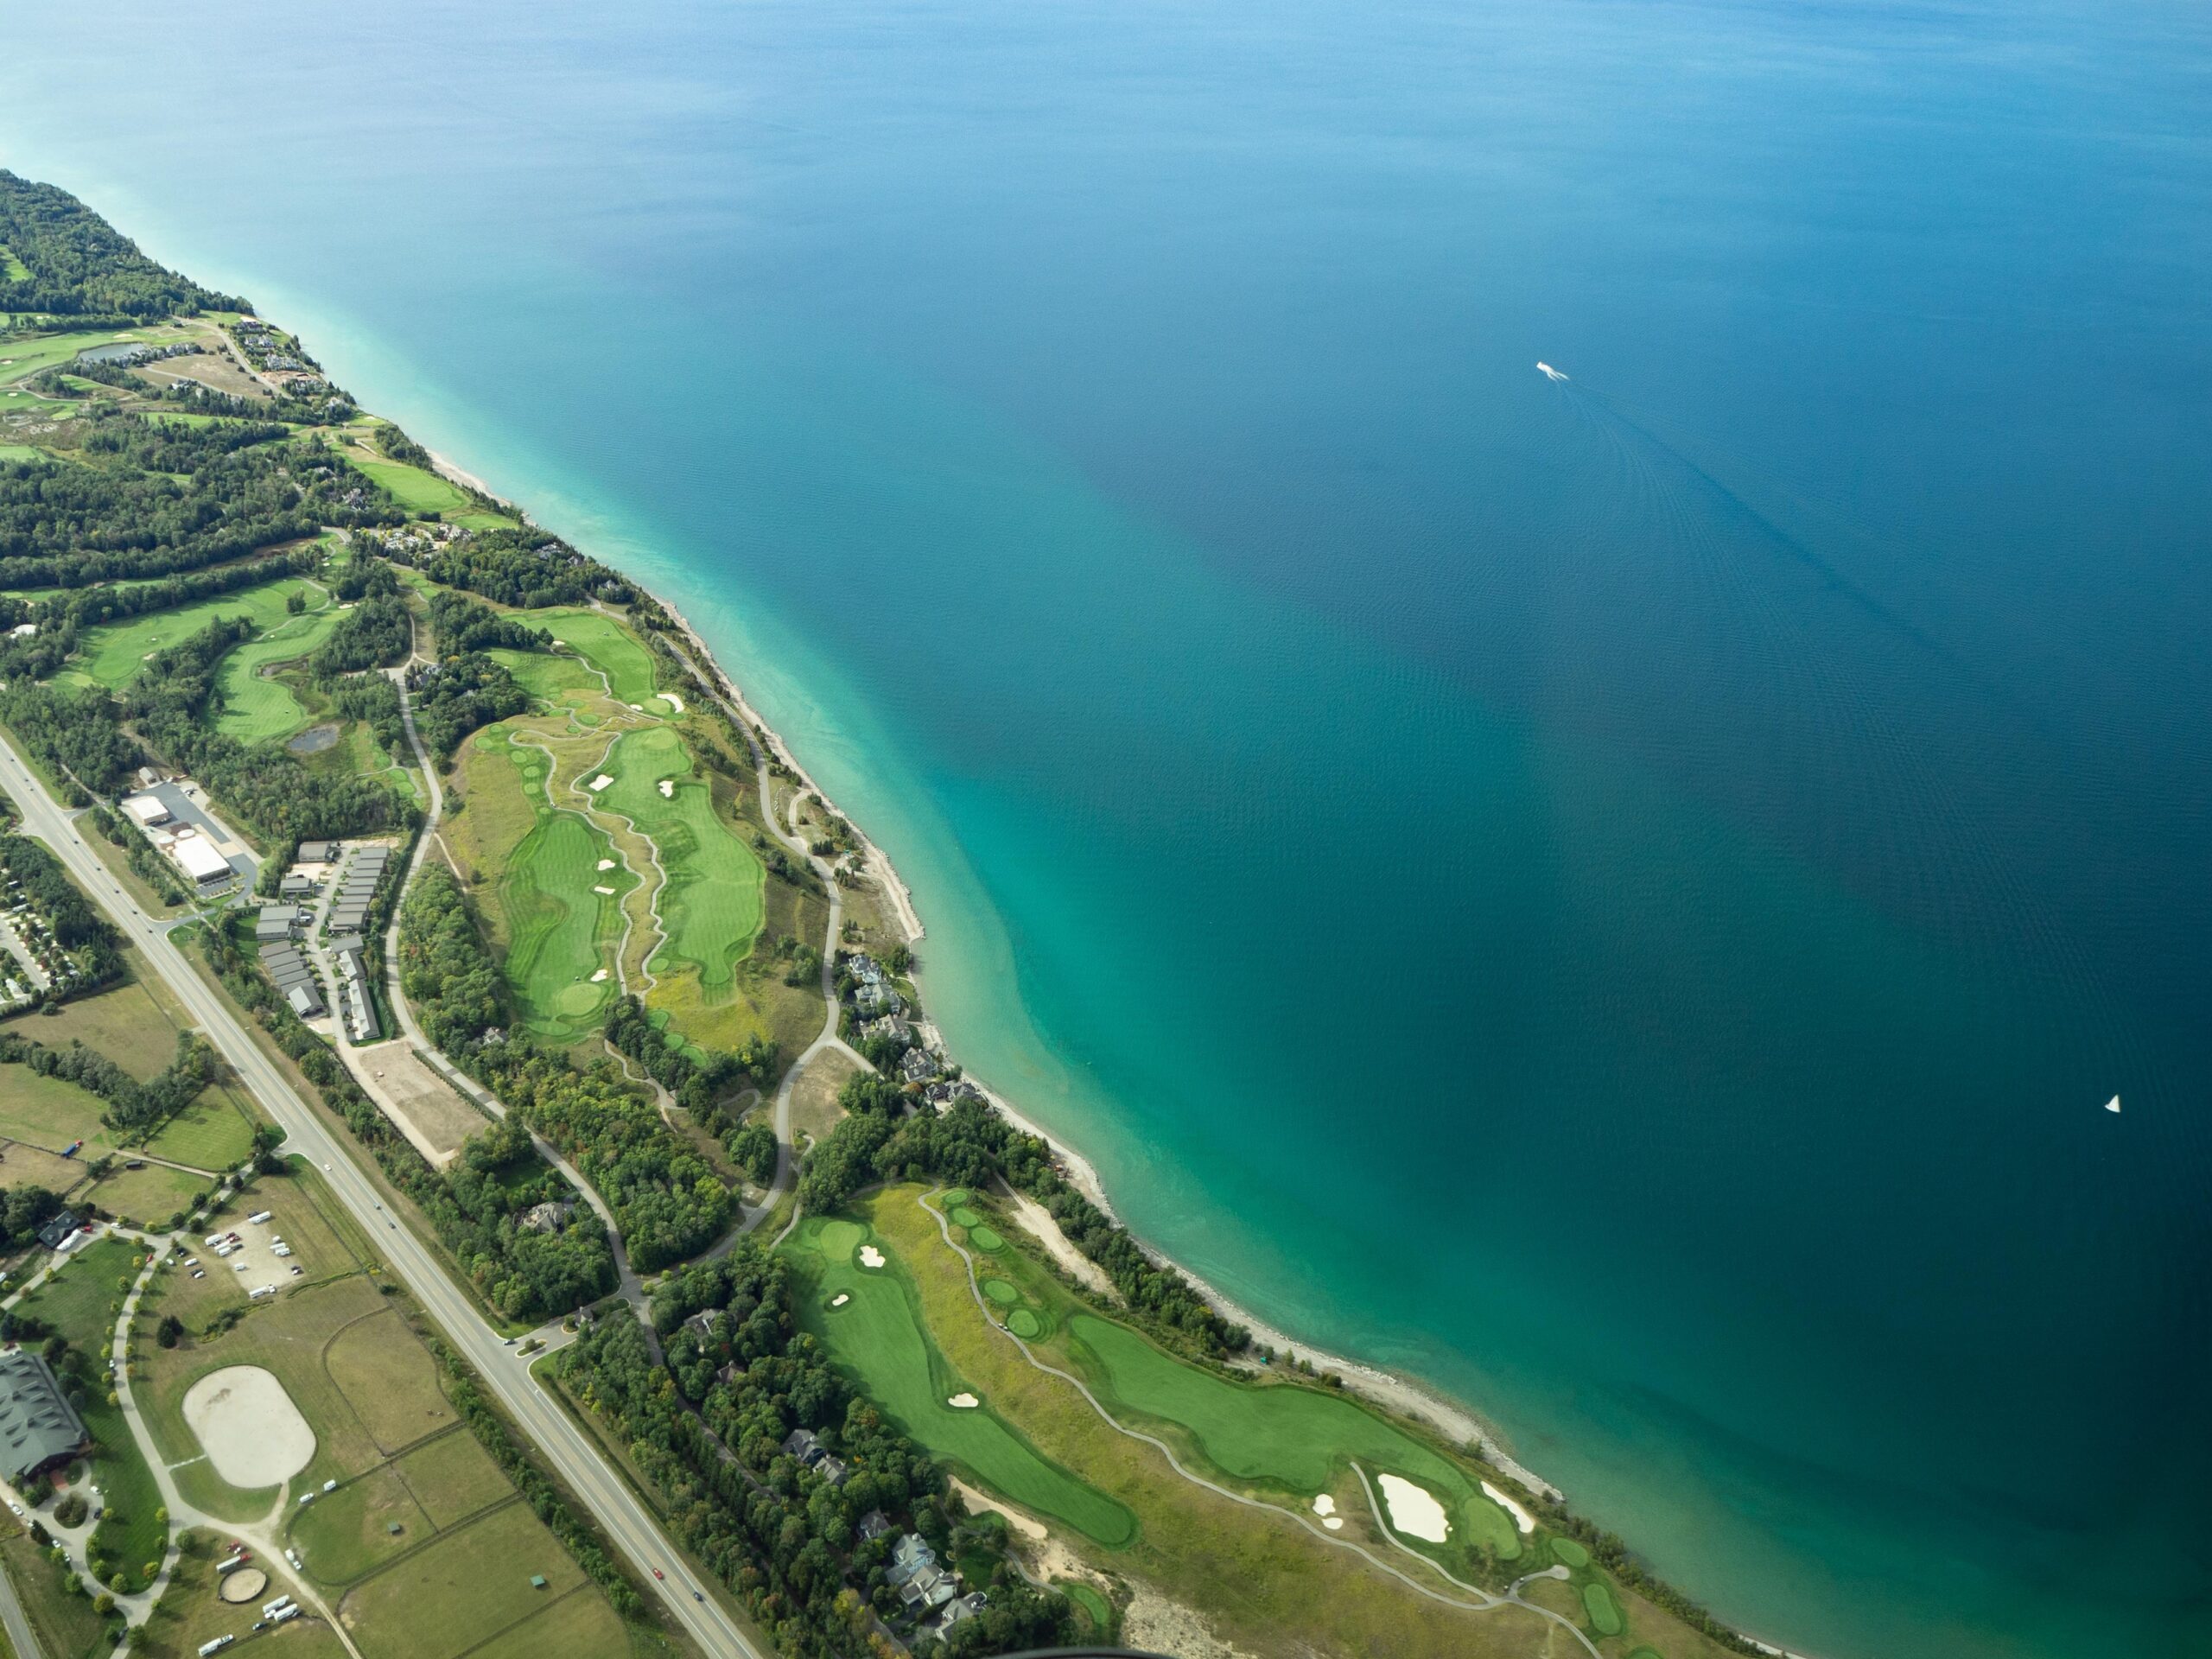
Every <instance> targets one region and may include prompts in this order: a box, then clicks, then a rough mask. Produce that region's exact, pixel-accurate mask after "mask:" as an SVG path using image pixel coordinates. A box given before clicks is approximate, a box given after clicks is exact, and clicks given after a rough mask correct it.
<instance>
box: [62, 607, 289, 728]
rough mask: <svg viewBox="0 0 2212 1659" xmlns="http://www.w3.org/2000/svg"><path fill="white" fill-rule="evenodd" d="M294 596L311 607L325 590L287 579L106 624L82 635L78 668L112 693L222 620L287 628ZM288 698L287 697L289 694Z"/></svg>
mask: <svg viewBox="0 0 2212 1659" xmlns="http://www.w3.org/2000/svg"><path fill="white" fill-rule="evenodd" d="M292 594H302V595H304V596H305V597H306V600H307V602H308V604H310V605H315V604H320V603H321V602H322V599H323V594H322V592H321V589H320V588H316V587H315V585H314V584H312V583H311V582H307V581H306V580H304V579H303V578H302V577H299V576H287V577H285V578H284V579H283V580H282V581H280V582H264V583H263V584H262V585H261V586H260V587H258V588H240V589H239V590H238V592H237V593H234V594H221V595H220V596H219V597H217V598H214V599H209V600H202V601H200V603H199V604H197V605H180V606H178V607H176V608H175V609H174V610H168V611H154V612H150V613H148V614H147V615H144V616H134V617H131V618H130V620H127V621H123V622H111V623H108V624H106V625H105V626H102V627H97V628H93V629H92V630H90V631H89V632H86V634H85V635H84V639H83V644H82V645H81V647H80V655H81V658H82V660H81V663H80V666H81V667H82V669H83V671H84V672H85V673H86V674H87V675H88V676H90V677H92V679H93V680H94V681H96V682H97V683H99V684H101V685H104V686H105V687H107V688H108V689H109V690H116V689H118V687H120V686H121V685H122V684H123V683H124V682H125V681H127V680H129V679H130V677H131V676H133V675H134V674H136V673H137V672H138V671H139V670H140V669H142V668H143V667H144V666H145V665H146V658H149V657H150V656H152V655H153V654H154V652H157V651H162V650H165V649H166V648H168V646H170V645H178V644H181V642H182V641H184V640H187V639H191V638H192V636H193V635H194V634H195V633H199V632H202V631H203V630H204V629H206V627H207V625H208V624H209V623H210V622H213V620H215V619H216V618H218V617H228V616H243V617H245V618H247V619H249V620H251V622H252V623H253V626H254V627H255V629H256V631H257V632H268V631H269V630H270V629H273V628H277V627H281V626H283V624H284V623H285V622H287V621H288V620H291V619H290V618H289V615H288V613H286V611H285V609H284V601H285V600H286V599H288V598H289V597H290V596H291V595H292ZM286 695H287V696H288V698H289V693H287V694H286ZM294 706H295V707H297V705H296V704H295V705H294Z"/></svg>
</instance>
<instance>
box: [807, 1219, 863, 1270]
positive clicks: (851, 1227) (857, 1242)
mask: <svg viewBox="0 0 2212 1659" xmlns="http://www.w3.org/2000/svg"><path fill="white" fill-rule="evenodd" d="M860 1247H861V1224H860V1223H858V1222H857V1221H825V1222H823V1224H821V1226H820V1227H819V1228H817V1230H816V1231H815V1236H814V1248H815V1249H817V1250H819V1251H821V1252H822V1255H823V1260H825V1261H829V1262H849V1261H851V1260H852V1259H853V1252H854V1251H855V1250H857V1249H860Z"/></svg>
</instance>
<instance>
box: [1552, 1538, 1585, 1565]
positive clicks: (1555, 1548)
mask: <svg viewBox="0 0 2212 1659" xmlns="http://www.w3.org/2000/svg"><path fill="white" fill-rule="evenodd" d="M1552 1559H1553V1560H1555V1561H1559V1562H1561V1563H1563V1564H1565V1565H1566V1566H1568V1567H1587V1566H1589V1565H1590V1552H1589V1551H1588V1550H1586V1549H1585V1548H1582V1546H1581V1545H1580V1544H1578V1543H1576V1542H1575V1541H1574V1540H1573V1539H1572V1538H1554V1539H1553V1540H1552Z"/></svg>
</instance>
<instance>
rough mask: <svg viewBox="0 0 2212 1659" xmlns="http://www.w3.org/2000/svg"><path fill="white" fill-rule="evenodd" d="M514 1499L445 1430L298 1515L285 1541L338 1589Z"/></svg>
mask: <svg viewBox="0 0 2212 1659" xmlns="http://www.w3.org/2000/svg"><path fill="white" fill-rule="evenodd" d="M409 1345H410V1346H412V1345H413V1344H409ZM514 1495H515V1490H514V1488H513V1487H512V1485H510V1484H508V1482H507V1478H506V1477H505V1475H503V1474H501V1473H500V1472H499V1465H497V1464H495V1463H493V1461H492V1459H491V1456H490V1454H489V1453H487V1452H486V1451H485V1450H484V1448H483V1446H480V1444H478V1442H477V1440H476V1437H475V1435H474V1434H473V1433H470V1432H469V1431H468V1430H467V1429H466V1428H454V1429H450V1430H448V1431H447V1432H446V1433H442V1434H441V1435H440V1436H438V1438H437V1439H435V1440H431V1441H429V1442H428V1443H427V1444H425V1445H423V1446H420V1447H418V1448H417V1449H416V1450H415V1451H413V1452H409V1453H408V1454H407V1455H406V1456H405V1457H404V1458H399V1459H395V1460H394V1461H392V1462H391V1463H388V1464H385V1465H383V1466H382V1467H380V1468H377V1469H372V1470H370V1471H368V1472H367V1473H366V1474H364V1475H361V1476H359V1477H358V1478H355V1479H353V1480H349V1481H347V1482H346V1483H345V1484H343V1485H341V1486H340V1487H339V1489H338V1490H337V1491H334V1492H332V1493H329V1494H327V1496H325V1497H319V1498H317V1499H316V1500H315V1502H314V1503H313V1504H311V1505H309V1506H308V1508H306V1509H303V1510H298V1511H297V1513H296V1516H295V1517H294V1519H293V1521H292V1527H291V1541H292V1543H293V1545H294V1546H295V1547H296V1548H298V1550H299V1552H300V1554H301V1555H302V1558H303V1559H304V1560H306V1562H307V1567H308V1572H310V1573H314V1574H315V1577H316V1578H317V1579H319V1580H321V1581H322V1582H323V1583H324V1584H327V1585H329V1586H332V1587H333V1588H342V1587H344V1586H348V1585H352V1584H355V1583H358V1582H359V1580H362V1579H364V1578H365V1577H367V1576H368V1575H369V1574H370V1573H373V1572H374V1571H376V1570H377V1568H378V1567H382V1566H383V1565H384V1564H385V1562H387V1561H390V1560H392V1559H394V1558H395V1557H397V1556H399V1555H403V1554H406V1553H407V1552H408V1551H409V1550H411V1549H419V1548H422V1547H423V1544H425V1543H426V1542H428V1541H429V1540H430V1539H432V1538H434V1537H435V1536H436V1535H438V1534H439V1533H440V1532H442V1531H447V1530H450V1529H452V1528H454V1527H455V1526H457V1525H459V1524H461V1522H464V1521H467V1519H468V1518H469V1517H470V1516H475V1515H479V1514H480V1513H482V1512H483V1511H484V1510H487V1509H490V1508H491V1507H492V1506H493V1505H494V1504H499V1503H506V1502H508V1501H509V1500H510V1499H512V1497H514ZM394 1527H397V1529H398V1530H397V1531H396V1532H395V1531H393V1530H392V1529H393V1528H394Z"/></svg>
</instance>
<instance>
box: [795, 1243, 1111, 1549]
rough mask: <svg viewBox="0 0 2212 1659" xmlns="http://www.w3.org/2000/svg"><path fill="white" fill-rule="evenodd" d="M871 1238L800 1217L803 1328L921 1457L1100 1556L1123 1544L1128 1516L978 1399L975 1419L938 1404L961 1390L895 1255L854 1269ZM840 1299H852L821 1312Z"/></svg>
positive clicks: (973, 1413) (797, 1246)
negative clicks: (1094, 1547)
mask: <svg viewBox="0 0 2212 1659" xmlns="http://www.w3.org/2000/svg"><path fill="white" fill-rule="evenodd" d="M864 1238H868V1239H873V1238H874V1234H873V1233H867V1234H864V1233H863V1232H862V1230H861V1228H859V1227H858V1226H856V1225H855V1224H852V1223H850V1222H843V1223H840V1222H838V1221H836V1220H828V1221H825V1220H823V1219H822V1218H820V1217H810V1218H809V1219H807V1220H806V1221H804V1222H802V1223H801V1224H799V1230H798V1234H797V1236H796V1239H795V1248H794V1249H793V1251H792V1260H793V1262H795V1264H797V1266H798V1271H799V1274H800V1275H801V1278H802V1281H803V1282H804V1284H805V1286H806V1290H805V1294H804V1295H803V1296H802V1297H801V1298H800V1299H799V1301H800V1306H801V1307H802V1309H803V1310H804V1313H803V1317H802V1322H803V1323H804V1325H805V1327H806V1328H807V1329H809V1330H810V1331H812V1332H815V1334H816V1335H817V1336H819V1337H820V1338H822V1340H823V1343H824V1344H825V1345H826V1346H827V1347H828V1348H829V1353H830V1357H831V1358H832V1359H833V1360H834V1361H835V1362H836V1364H838V1365H839V1366H840V1367H841V1368H842V1369H844V1370H847V1371H849V1372H850V1373H851V1374H852V1375H853V1376H854V1377H855V1379H856V1380H857V1381H858V1382H859V1383H860V1385H861V1388H862V1389H865V1390H866V1391H867V1393H868V1397H869V1398H870V1399H871V1400H873V1401H874V1402H875V1403H876V1404H877V1405H879V1406H880V1407H881V1408H883V1409H884V1410H885V1411H886V1412H887V1414H889V1415H890V1416H892V1417H893V1418H894V1419H895V1420H897V1421H898V1423H899V1427H901V1428H903V1429H905V1430H906V1432H907V1433H910V1434H912V1435H913V1436H914V1437H915V1438H916V1439H917V1440H922V1441H924V1442H925V1443H926V1444H927V1445H928V1446H929V1447H930V1449H931V1451H933V1452H938V1454H939V1455H941V1456H943V1457H945V1458H947V1459H950V1460H952V1461H954V1462H956V1463H958V1464H959V1465H962V1466H963V1468H966V1469H969V1470H972V1471H974V1472H975V1473H976V1475H977V1476H978V1477H979V1478H981V1479H982V1481H983V1482H984V1483H985V1484H988V1485H989V1486H991V1487H993V1488H995V1490H997V1491H1001V1492H1004V1493H1005V1494H1006V1495H1007V1497H1009V1498H1011V1499H1013V1500H1014V1502H1015V1503H1019V1504H1020V1505H1021V1506H1022V1507H1023V1508H1025V1509H1027V1510H1034V1511H1035V1512H1036V1513H1038V1514H1039V1515H1042V1516H1051V1517H1053V1518H1055V1519H1058V1520H1060V1521H1063V1522H1066V1523H1067V1524H1068V1525H1070V1526H1071V1527H1073V1528H1075V1529H1076V1530H1077V1531H1078V1532H1080V1533H1082V1534H1084V1535H1085V1536H1086V1537H1089V1538H1091V1539H1093V1540H1095V1541H1097V1542H1099V1543H1101V1544H1104V1545H1106V1546H1108V1547H1109V1548H1112V1547H1115V1546H1118V1545H1122V1544H1126V1543H1128V1541H1130V1539H1131V1538H1133V1537H1134V1536H1135V1532H1136V1524H1135V1517H1134V1516H1131V1515H1130V1514H1129V1512H1128V1510H1126V1509H1124V1508H1123V1507H1122V1505H1121V1504H1119V1503H1116V1502H1115V1501H1114V1500H1113V1499H1112V1498H1110V1497H1106V1496H1105V1495H1104V1494H1103V1493H1102V1492H1099V1491H1095V1490H1093V1489H1092V1488H1091V1487H1090V1486H1088V1485H1086V1484H1084V1483H1083V1482H1082V1481H1081V1480H1078V1479H1077V1478H1076V1477H1075V1476H1073V1475H1071V1474H1070V1473H1069V1472H1068V1471H1066V1470H1065V1469H1062V1468H1060V1467H1058V1466H1057V1465H1054V1464H1052V1463H1051V1462H1049V1461H1047V1460H1046V1459H1045V1458H1044V1457H1042V1456H1040V1455H1039V1453H1038V1452H1037V1450H1036V1449H1035V1448H1034V1447H1033V1446H1030V1445H1029V1444H1028V1443H1027V1441H1026V1440H1023V1439H1022V1438H1021V1436H1020V1434H1018V1433H1015V1432H1014V1429H1013V1428H1012V1427H1009V1426H1008V1425H1007V1423H1006V1421H1004V1420H1003V1419H1002V1418H1001V1417H1000V1415H999V1414H998V1413H997V1412H996V1411H995V1410H994V1409H993V1408H992V1407H991V1404H990V1396H989V1395H988V1394H984V1396H983V1398H984V1404H983V1407H982V1409H980V1410H965V1411H963V1410H959V1409H957V1408H953V1407H951V1406H949V1405H947V1404H946V1403H945V1402H946V1401H947V1400H948V1399H950V1397H951V1396H952V1395H956V1394H959V1393H961V1392H963V1390H966V1389H969V1388H970V1386H971V1385H970V1384H969V1383H968V1382H967V1381H966V1380H965V1379H963V1377H962V1376H959V1374H958V1373H957V1372H956V1371H955V1370H953V1369H952V1367H951V1366H950V1364H949V1363H947V1362H946V1360H945V1358H944V1355H943V1354H942V1353H941V1352H940V1351H938V1348H937V1346H936V1344H933V1343H932V1342H931V1340H930V1338H929V1334H928V1329H927V1326H926V1325H925V1323H924V1321H923V1319H922V1316H921V1311H920V1308H919V1306H918V1302H917V1300H916V1299H915V1296H914V1292H913V1287H912V1281H910V1280H909V1278H908V1277H907V1274H906V1271H905V1269H904V1268H903V1267H901V1266H900V1265H899V1257H898V1254H897V1252H896V1250H895V1249H893V1250H891V1251H887V1254H889V1255H891V1258H892V1260H891V1265H890V1266H888V1267H887V1268H863V1267H861V1266H860V1265H859V1261H858V1256H857V1250H858V1248H859V1246H860V1244H861V1243H862V1241H863V1239H864ZM839 1294H847V1295H849V1296H850V1297H851V1298H852V1300H850V1301H849V1302H848V1303H846V1305H845V1306H842V1307H840V1308H836V1309H832V1308H830V1307H829V1301H830V1300H832V1299H833V1298H835V1297H836V1296H837V1295H839ZM978 1392H980V1390H978Z"/></svg>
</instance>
